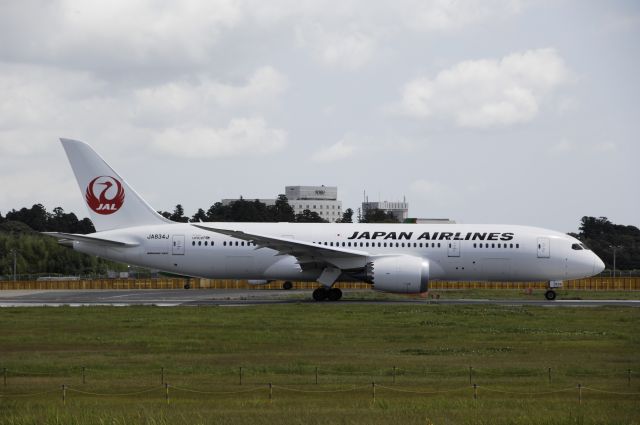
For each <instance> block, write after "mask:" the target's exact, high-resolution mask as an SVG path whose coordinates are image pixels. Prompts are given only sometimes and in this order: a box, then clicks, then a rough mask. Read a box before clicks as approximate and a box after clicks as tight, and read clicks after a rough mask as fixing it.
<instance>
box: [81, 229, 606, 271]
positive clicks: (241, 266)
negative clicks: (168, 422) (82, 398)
mask: <svg viewBox="0 0 640 425" xmlns="http://www.w3.org/2000/svg"><path fill="white" fill-rule="evenodd" d="M198 225H200V226H211V227H215V228H219V229H230V230H240V231H243V232H246V233H251V234H266V235H272V236H275V237H282V238H286V239H288V240H296V241H303V242H308V243H313V244H317V245H322V246H327V247H336V248H339V249H346V250H357V251H360V252H366V254H367V255H370V256H371V257H372V258H373V257H376V256H384V255H410V256H414V257H419V258H422V259H424V260H427V261H428V262H429V268H430V276H429V278H430V279H437V280H479V281H550V280H565V279H576V278H583V277H588V276H592V275H594V274H597V273H599V272H600V271H601V270H602V269H603V268H604V265H603V263H602V261H601V260H600V259H599V258H598V257H597V256H596V255H595V254H594V253H593V252H592V251H590V250H588V249H582V248H580V249H578V247H577V246H576V245H578V246H580V242H579V241H578V240H576V239H575V238H573V237H571V236H569V235H566V234H563V233H559V232H555V231H552V230H546V229H541V228H536V227H528V226H513V225H475V224H364V223H361V224H348V223H345V224H324V223H323V224H315V223H313V224H311V223H198ZM91 236H96V237H103V238H105V239H117V240H123V241H127V242H130V243H132V244H137V245H136V246H132V247H112V246H106V245H105V246H98V245H96V244H91V243H85V242H82V241H76V242H74V245H73V246H74V248H75V249H77V250H79V251H82V252H86V253H89V254H93V255H98V256H100V257H104V258H108V259H111V260H115V261H120V262H125V263H128V264H134V265H138V266H142V267H148V268H153V269H158V270H162V271H165V272H170V273H176V274H183V275H188V276H197V277H204V278H214V279H216V278H217V279H231V278H233V279H255V280H296V281H315V280H317V279H318V276H319V275H320V273H321V271H322V270H321V269H313V268H310V269H309V268H307V269H304V270H303V269H302V268H301V267H300V265H299V264H298V261H297V260H296V258H295V257H294V256H290V255H276V254H277V251H275V250H273V249H271V248H259V249H257V247H256V246H255V245H253V244H251V243H250V242H247V241H245V240H241V239H235V238H233V237H230V236H226V235H224V234H220V233H215V232H210V231H207V230H204V229H200V228H197V227H194V226H193V225H191V224H188V223H176V224H162V225H150V226H140V227H129V228H122V229H117V230H110V231H103V232H98V233H95V234H92V235H91ZM340 280H352V278H350V277H349V276H346V275H342V276H341V278H340Z"/></svg>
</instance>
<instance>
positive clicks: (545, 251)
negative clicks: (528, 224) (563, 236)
mask: <svg viewBox="0 0 640 425" xmlns="http://www.w3.org/2000/svg"><path fill="white" fill-rule="evenodd" d="M550 254H551V249H550V246H549V238H538V258H549V257H550Z"/></svg>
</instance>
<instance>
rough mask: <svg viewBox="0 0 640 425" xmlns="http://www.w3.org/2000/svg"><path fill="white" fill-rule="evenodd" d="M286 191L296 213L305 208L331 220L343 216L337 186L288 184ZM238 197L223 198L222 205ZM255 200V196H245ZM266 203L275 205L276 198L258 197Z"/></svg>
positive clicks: (300, 212) (248, 199) (251, 200)
mask: <svg viewBox="0 0 640 425" xmlns="http://www.w3.org/2000/svg"><path fill="white" fill-rule="evenodd" d="M284 193H285V195H286V197H287V199H288V200H289V205H291V208H293V212H294V213H295V214H302V212H303V211H304V210H309V211H311V212H316V213H318V215H319V216H320V217H321V218H323V219H324V220H327V221H329V222H335V221H336V220H339V219H341V218H342V201H338V188H337V187H336V186H286V187H285V189H284ZM237 200H238V199H223V200H222V205H225V206H226V205H230V204H231V203H233V202H236V201H237ZM244 200H245V201H248V202H253V201H254V200H255V199H253V198H244ZM258 201H260V202H262V203H263V204H266V205H275V204H276V200H275V199H258Z"/></svg>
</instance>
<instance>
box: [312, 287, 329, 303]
mask: <svg viewBox="0 0 640 425" xmlns="http://www.w3.org/2000/svg"><path fill="white" fill-rule="evenodd" d="M328 297H329V290H328V289H327V288H325V287H324V286H321V287H320V288H317V289H316V290H315V291H313V299H314V300H316V301H324V300H326V299H327V298H328Z"/></svg>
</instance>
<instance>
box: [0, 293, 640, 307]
mask: <svg viewBox="0 0 640 425" xmlns="http://www.w3.org/2000/svg"><path fill="white" fill-rule="evenodd" d="M290 303H309V304H315V302H314V301H313V300H312V299H311V291H295V290H294V291H285V290H233V289H231V290H230V289H208V290H183V289H172V290H159V289H158V290H148V289H147V290H45V291H21V290H7V291H0V307H45V306H47V307H59V306H72V307H82V306H114V307H126V306H136V305H143V306H158V307H178V306H227V307H232V306H248V305H268V304H290ZM324 304H332V305H344V304H351V305H352V304H379V305H404V304H407V305H415V304H425V305H439V304H441V305H474V304H479V305H505V306H543V307H602V306H619V307H640V300H562V299H557V300H555V301H546V300H545V299H544V298H542V297H540V298H531V299H493V300H492V299H429V298H416V297H407V298H402V297H399V296H387V295H384V294H378V293H375V292H371V291H359V290H346V291H344V297H343V299H342V300H340V301H338V302H334V303H331V302H324Z"/></svg>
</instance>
